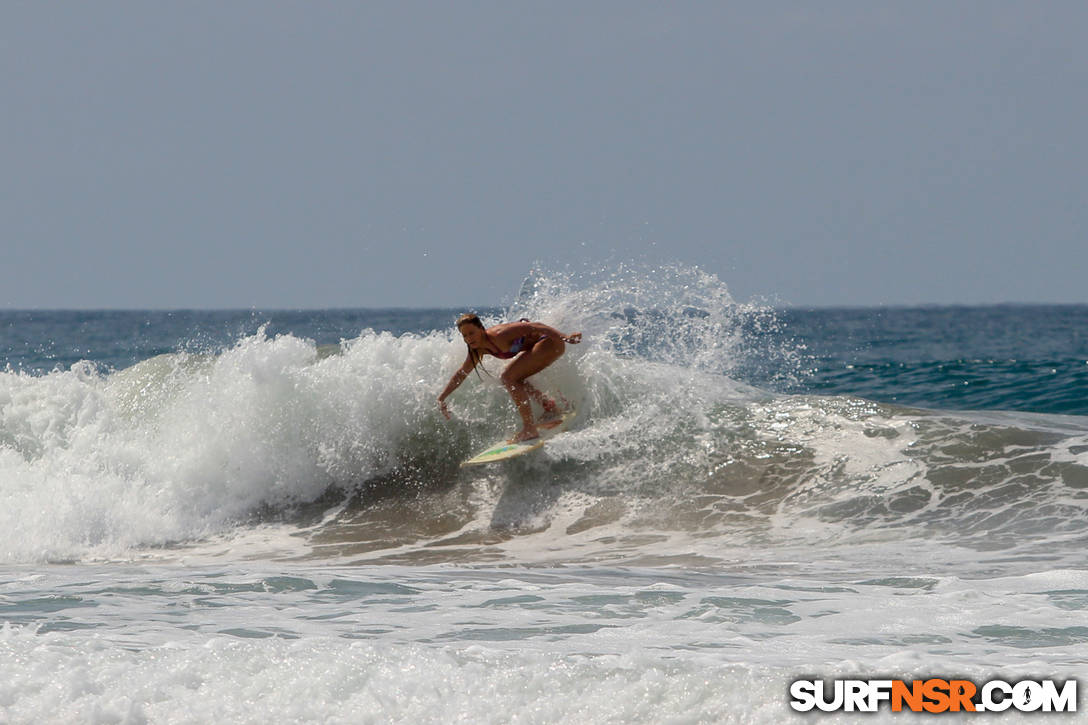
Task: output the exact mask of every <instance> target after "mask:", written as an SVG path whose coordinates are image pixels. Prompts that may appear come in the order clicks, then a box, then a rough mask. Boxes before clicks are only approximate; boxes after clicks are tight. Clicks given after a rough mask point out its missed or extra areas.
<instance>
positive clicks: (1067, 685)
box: [790, 677, 1077, 713]
mask: <svg viewBox="0 0 1088 725" xmlns="http://www.w3.org/2000/svg"><path fill="white" fill-rule="evenodd" d="M884 703H887V704H888V706H889V707H890V708H891V711H892V712H902V711H904V710H906V711H908V712H929V713H942V712H1004V711H1005V710H1008V709H1010V708H1012V709H1013V710H1018V711H1020V712H1076V711H1077V681H1076V680H1066V681H1065V682H1059V681H1057V680H1019V681H1018V682H1006V681H1004V680H990V681H988V682H985V683H983V684H982V685H977V684H975V683H974V682H972V681H971V680H958V679H948V680H945V679H940V678H936V677H934V678H930V679H927V680H831V681H829V682H824V681H823V680H796V681H794V682H793V683H792V684H790V707H792V708H793V709H794V710H796V711H798V712H809V711H810V710H814V709H815V710H821V711H823V712H835V711H837V710H842V711H844V712H877V711H878V710H879V709H880V707H881V706H882V705H883V704H884Z"/></svg>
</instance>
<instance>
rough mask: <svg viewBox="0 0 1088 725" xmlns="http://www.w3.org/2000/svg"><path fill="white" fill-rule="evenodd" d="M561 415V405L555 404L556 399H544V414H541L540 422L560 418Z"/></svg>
mask: <svg viewBox="0 0 1088 725" xmlns="http://www.w3.org/2000/svg"><path fill="white" fill-rule="evenodd" d="M561 417H562V415H561V414H560V412H559V406H558V405H556V404H555V401H554V400H547V399H546V400H545V401H544V414H543V415H542V416H540V422H541V423H547V422H549V421H552V420H559V419H560V418H561Z"/></svg>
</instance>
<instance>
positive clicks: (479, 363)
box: [457, 312, 493, 380]
mask: <svg viewBox="0 0 1088 725" xmlns="http://www.w3.org/2000/svg"><path fill="white" fill-rule="evenodd" d="M465 325H475V326H476V327H479V328H480V329H481V330H485V331H486V330H487V328H486V327H484V323H482V322H480V318H479V316H477V315H476V313H474V312H466V313H465V314H463V315H461V316H460V317H458V318H457V331H458V332H460V331H461V328H462V327H464V326H465ZM465 347H466V348H468V356H469V357H470V358H472V362H473V363H474V364H475V365H474V367H473V368H472V369H473V370H475V371H476V377H478V378H480V380H483V378H482V377H480V368H483V369H484V372H485V373H487V368H484V365H483V360H484V356H483V353H481V352H477V351H476V350H473V349H472V345H469V344H468V343H467V342H466V343H465ZM487 376H488V377H489V378H490V377H493V376H492V375H491V373H487Z"/></svg>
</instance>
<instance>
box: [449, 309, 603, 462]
mask: <svg viewBox="0 0 1088 725" xmlns="http://www.w3.org/2000/svg"><path fill="white" fill-rule="evenodd" d="M457 329H458V331H459V332H460V333H461V337H462V338H464V340H465V345H466V346H467V347H468V356H467V357H466V358H465V362H464V363H462V365H461V367H460V368H459V369H458V370H457V372H455V373H454V374H453V377H451V378H450V381H449V383H448V384H447V385H446V389H445V390H443V391H442V394H441V395H439V396H438V407H439V409H440V410H441V411H442V415H444V416H446V420H449V419H450V411H449V409H447V408H446V398H448V397H449V395H450V393H452V392H453V391H454V390H457V388H458V387H459V386H460V385H461V383H463V382H464V380H465V378H466V377H468V374H469V373H470V372H472V371H473V370H475V368H476V366H477V365H479V364H480V361H481V360H482V359H483V356H484V355H485V354H486V355H492V356H494V357H497V358H499V359H500V360H510V359H513V362H511V363H510V364H509V365H507V366H506V369H505V370H503V372H502V375H501V376H500V377H499V380H501V381H502V384H503V387H505V388H506V390H507V392H509V393H510V398H511V399H513V401H514V406H515V407H516V408H517V409H518V415H520V416H521V422H522V429H521V432H520V433H518V434H517V435H515V436H514V437H513V438H511V439H510V442H511V443H519V442H521V441H528V440H532V439H533V438H537V437H539V436H540V432H539V431H538V430H537V427H536V423H534V422H533V411H532V407H531V406H530V404H529V399H530V398H532V399H533V400H535V401H537V402H538V403H540V405H541V406H542V407H543V408H544V415H545V417H550V416H556V415H558V414H559V409H558V406H557V405H556V403H555V401H554V400H552V399H551V398H549V397H547V396H545V395H544V393H542V392H540V391H539V390H538V389H537V388H536V387H535V386H534V385H533V384H532V383H530V382H528V381H527V380H526V378H528V377H529V376H530V375H535V374H536V373H539V372H540V371H541V370H543V369H544V368H546V367H548V366H549V365H551V364H552V363H553V362H555V361H556V360H558V359H559V358H560V357H561V356H562V355H563V351H564V350H565V349H566V345H567V343H570V344H571V345H577V344H578V343H579V342H581V341H582V333H580V332H575V333H573V334H570V335H564V334H563V333H561V332H560V331H559V330H557V329H555V328H554V327H549V326H548V325H545V324H542V323H540V322H530V321H528V320H520V321H518V322H507V323H504V324H501V325H492V326H491V327H487V328H485V327H484V324H483V323H482V322H480V318H479V317H477V316H476V315H473V314H464V315H461V316H460V317H459V318H457ZM476 374H477V375H479V372H477V373H476Z"/></svg>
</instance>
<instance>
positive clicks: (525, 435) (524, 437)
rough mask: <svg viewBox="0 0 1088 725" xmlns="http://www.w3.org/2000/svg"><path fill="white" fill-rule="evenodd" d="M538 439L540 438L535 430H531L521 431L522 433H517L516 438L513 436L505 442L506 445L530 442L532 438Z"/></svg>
mask: <svg viewBox="0 0 1088 725" xmlns="http://www.w3.org/2000/svg"><path fill="white" fill-rule="evenodd" d="M539 437H540V433H539V432H538V431H537V430H535V429H533V430H528V429H526V430H523V431H522V432H520V433H518V434H517V435H516V436H514V437H513V438H511V439H510V440H508V441H506V442H507V443H524V442H525V441H531V440H533V439H534V438H539Z"/></svg>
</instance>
